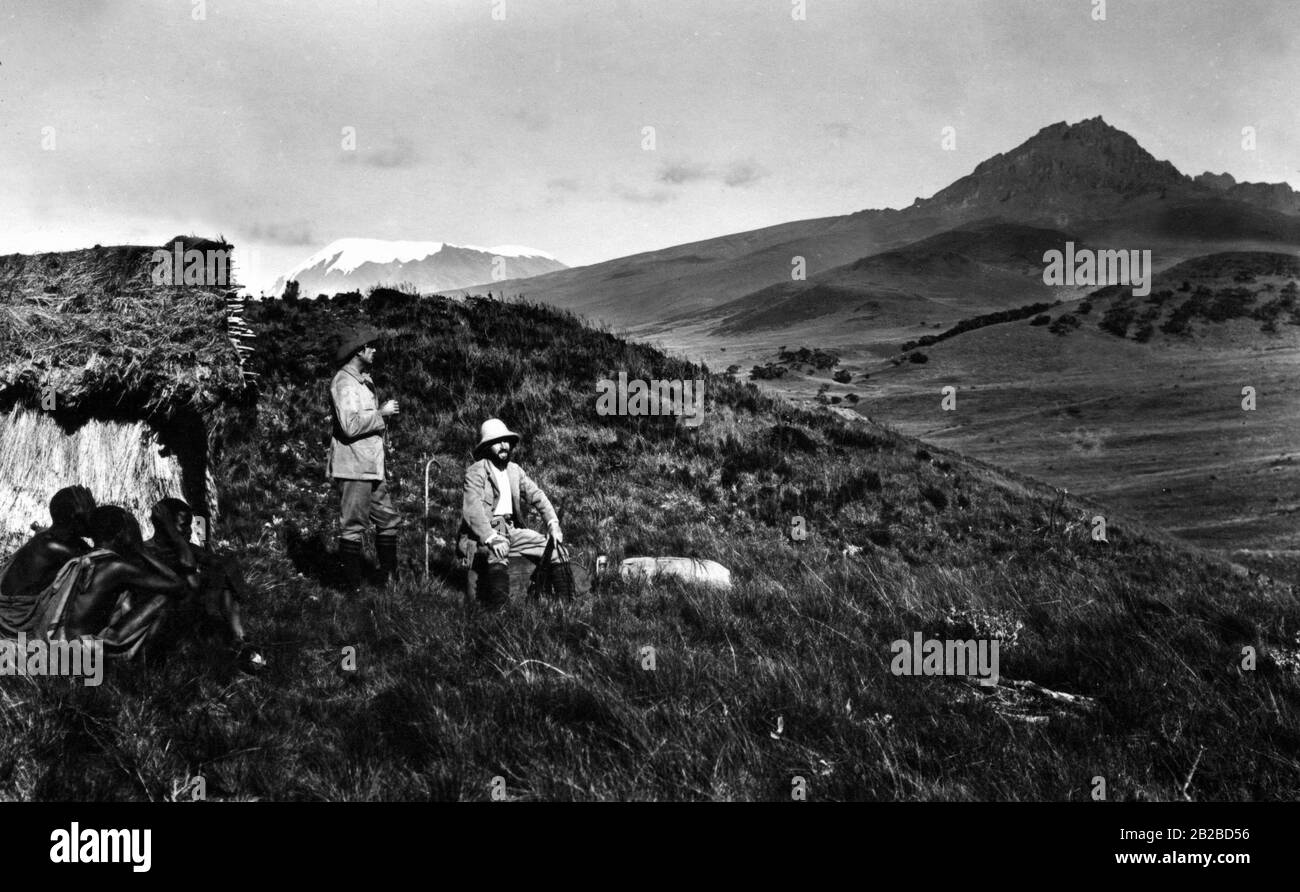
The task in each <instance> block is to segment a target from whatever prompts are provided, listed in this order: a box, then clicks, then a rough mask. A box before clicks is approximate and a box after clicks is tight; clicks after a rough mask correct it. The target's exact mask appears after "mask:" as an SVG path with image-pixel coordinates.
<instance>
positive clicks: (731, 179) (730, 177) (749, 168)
mask: <svg viewBox="0 0 1300 892" xmlns="http://www.w3.org/2000/svg"><path fill="white" fill-rule="evenodd" d="M765 176H767V171H765V170H764V169H763V168H762V167H760V166H759V165H758V164H757V162H754V161H733V162H731V163H730V164H728V165H727V169H726V171H725V172H724V173H723V175H722V182H724V183H726V184H727V185H728V186H749V185H752V184H753V183H757V182H758V181H759V180H761V179H762V178H763V177H765Z"/></svg>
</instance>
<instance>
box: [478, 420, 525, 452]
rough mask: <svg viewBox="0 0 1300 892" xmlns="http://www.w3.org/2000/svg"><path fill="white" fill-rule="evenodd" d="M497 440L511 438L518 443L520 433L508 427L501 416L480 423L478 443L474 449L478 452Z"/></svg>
mask: <svg viewBox="0 0 1300 892" xmlns="http://www.w3.org/2000/svg"><path fill="white" fill-rule="evenodd" d="M497 440H510V441H512V442H514V443H518V442H519V435H518V434H517V433H515V432H514V431H512V430H511V429H510V428H508V427H506V423H505V422H504V421H502V420H501V419H500V418H489V419H488V420H487V421H485V422H483V423H482V424H480V425H479V428H478V445H477V446H475V447H474V451H475V452H478V451H479V450H481V449H482V448H483V447H484V446H486V445H487V444H489V443H495V442H496V441H497Z"/></svg>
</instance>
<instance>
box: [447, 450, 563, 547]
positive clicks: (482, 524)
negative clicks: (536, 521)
mask: <svg viewBox="0 0 1300 892" xmlns="http://www.w3.org/2000/svg"><path fill="white" fill-rule="evenodd" d="M489 463H490V460H489V459H486V458H484V459H480V460H478V461H476V462H474V464H472V465H470V466H469V467H468V468H466V469H465V498H464V500H463V501H462V503H461V520H460V533H459V534H458V538H457V552H458V553H459V554H460V556H461V557H462V558H472V557H473V555H474V549H475V548H476V547H477V545H478V543H480V542H486V541H487V540H488V539H491V538H492V532H493V531H492V513H493V510H494V509H495V508H496V506H497V498H498V497H499V496H500V495H501V491H500V490H499V489H497V481H496V477H495V476H494V475H493V474H492V471H491V470H490V469H489V467H488V465H489ZM506 476H507V477H508V478H509V479H510V504H511V513H512V514H513V518H512V520H513V523H514V525H515V526H516V527H522V526H523V525H524V516H525V514H524V504H525V502H527V503H528V504H530V505H532V506H533V507H534V508H536V509H537V510H538V511H540V512H541V513H542V518H543V519H544V520H545V521H546V525H547V526H548V527H556V526H559V524H560V520H559V518H558V517H556V516H555V509H554V508H552V507H551V500H550V499H548V498H547V497H546V493H544V492H542V490H541V487H539V486H538V485H537V484H536V483H534V482H533V481H532V478H530V477H529V476H528V475H527V474H525V473H524V469H523V468H521V467H519V465H517V464H515V463H514V462H510V463H509V464H508V465H506ZM521 495H522V496H523V498H522V499H521V498H520V496H521Z"/></svg>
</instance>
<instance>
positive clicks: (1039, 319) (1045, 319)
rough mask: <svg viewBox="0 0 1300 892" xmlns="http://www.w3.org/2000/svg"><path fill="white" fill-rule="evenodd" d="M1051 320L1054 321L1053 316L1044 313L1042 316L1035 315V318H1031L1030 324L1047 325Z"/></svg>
mask: <svg viewBox="0 0 1300 892" xmlns="http://www.w3.org/2000/svg"><path fill="white" fill-rule="evenodd" d="M1051 321H1052V317H1051V316H1048V315H1046V314H1044V315H1042V316H1035V317H1034V318H1033V319H1031V320H1030V321H1029V324H1030V325H1047V324H1049V323H1050V322H1051Z"/></svg>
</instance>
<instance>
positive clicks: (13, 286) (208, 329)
mask: <svg viewBox="0 0 1300 892" xmlns="http://www.w3.org/2000/svg"><path fill="white" fill-rule="evenodd" d="M180 241H181V242H182V247H183V248H184V249H185V250H190V249H198V250H201V251H205V252H210V251H213V250H225V251H226V252H227V253H226V257H227V258H228V257H229V248H230V246H229V245H226V244H224V243H218V242H209V241H203V240H198V239H183V238H182V239H180ZM172 247H173V245H168V247H167V248H163V249H159V248H152V247H136V246H124V247H110V248H101V247H99V246H96V247H94V248H91V249H87V250H83V251H69V252H64V253H51V254H32V255H23V254H12V255H8V256H3V257H0V554H3V553H4V552H5V551H8V550H9V549H8V547H6V546H9V545H12V542H13V540H15V539H18V538H20V537H22V536H25V535H27V534H28V533H29V532H30V527H31V525H32V524H33V523H34V522H39V523H41V524H46V523H48V522H49V520H48V518H49V515H48V510H47V506H48V503H49V498H50V496H51V495H52V494H53V493H54V492H55V491H56V490H58V489H59V488H61V487H63V486H68V485H71V484H74V483H81V484H83V485H85V486H88V487H89V488H90V490H91V491H92V492H93V493H94V494H95V498H96V499H97V500H98V501H99V502H100V503H101V504H118V505H122V506H123V507H126V508H128V509H129V510H131V511H132V512H133V513H134V514H135V515H136V517H137V518H138V519H139V520H140V521H141V523H142V529H144V530H145V531H146V535H147V534H148V530H149V529H150V527H149V525H148V523H147V519H148V515H149V507H150V506H151V505H152V504H153V502H155V501H156V500H157V499H159V498H161V497H163V496H168V495H174V496H180V497H182V498H184V499H186V500H187V501H189V502H190V503H191V504H193V505H194V506H195V507H196V509H197V510H200V511H202V510H203V509H200V508H199V506H204V507H205V508H206V513H207V514H208V516H209V517H210V518H211V519H212V521H215V520H216V516H217V511H216V505H217V493H216V487H215V485H214V483H213V479H212V473H211V467H212V461H213V457H214V452H215V449H216V448H217V445H218V444H219V438H220V432H221V428H222V426H223V422H224V420H225V417H226V415H227V413H228V412H230V411H232V410H233V411H238V405H239V404H241V403H244V402H246V400H247V399H248V398H249V396H250V394H249V388H248V386H247V385H248V382H249V375H247V374H246V373H245V371H244V368H243V360H242V357H243V355H244V353H245V352H246V351H248V350H249V349H250V347H249V346H248V345H247V343H246V340H247V339H248V338H250V337H251V335H252V333H251V332H249V331H248V330H247V329H246V328H244V327H243V323H242V321H241V320H240V317H239V312H240V310H241V309H242V302H240V301H239V300H238V299H237V298H236V296H235V287H236V286H235V285H234V283H233V277H232V276H230V275H229V274H227V275H226V276H225V277H223V278H222V279H221V280H220V281H212V283H211V284H207V282H208V281H209V280H205V281H204V282H203V283H201V284H193V280H192V279H191V284H184V282H185V277H182V278H181V279H180V280H179V281H178V282H177V283H176V284H169V282H170V281H171V277H170V276H163V277H160V276H159V275H158V271H159V269H160V261H161V258H162V252H164V251H167V252H170V250H171V249H172ZM160 278H161V279H162V280H163V282H164V284H158V282H159V280H160Z"/></svg>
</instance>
